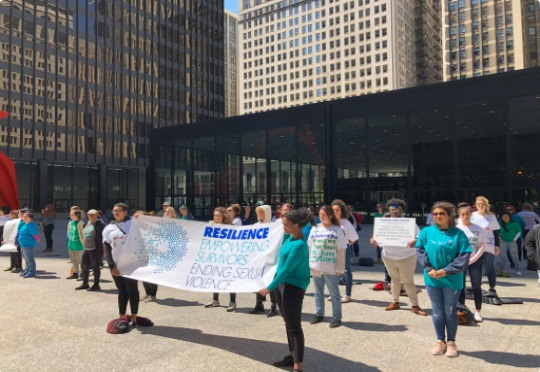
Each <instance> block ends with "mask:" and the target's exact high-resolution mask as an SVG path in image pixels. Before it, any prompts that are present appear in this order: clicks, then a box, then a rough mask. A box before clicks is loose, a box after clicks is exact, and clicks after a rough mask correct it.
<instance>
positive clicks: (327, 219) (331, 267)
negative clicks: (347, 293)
mask: <svg viewBox="0 0 540 372" xmlns="http://www.w3.org/2000/svg"><path fill="white" fill-rule="evenodd" d="M319 218H320V219H321V223H320V224H319V225H317V226H315V227H313V228H312V229H311V232H310V234H309V238H308V241H307V243H308V247H309V250H310V255H309V267H310V268H311V274H312V275H313V284H315V317H314V318H313V319H312V320H311V322H310V323H311V324H316V323H320V322H322V321H323V320H324V285H325V284H326V286H327V287H328V291H329V292H330V297H331V298H332V321H331V322H330V328H335V327H339V326H340V325H341V295H340V293H339V276H340V275H341V274H343V273H344V272H345V254H346V253H345V252H346V249H347V244H348V243H347V238H346V237H345V233H344V232H343V230H342V229H341V224H340V223H339V221H338V220H337V218H336V217H335V216H334V211H333V209H332V208H331V207H330V206H328V205H323V206H322V207H321V209H320V210H319Z"/></svg>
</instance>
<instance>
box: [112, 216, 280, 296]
mask: <svg viewBox="0 0 540 372" xmlns="http://www.w3.org/2000/svg"><path fill="white" fill-rule="evenodd" d="M283 234H284V233H283V226H282V224H281V223H279V222H278V223H272V224H259V225H250V226H234V225H218V224H213V223H204V222H198V221H186V220H177V219H168V218H159V217H149V216H140V217H139V218H134V219H133V222H132V225H131V229H130V231H129V234H128V236H127V241H126V244H125V245H124V246H123V247H122V248H120V249H119V250H118V251H115V252H113V256H114V257H113V258H114V260H115V262H116V263H117V266H118V269H119V270H120V273H121V274H122V275H124V276H128V277H130V278H133V279H137V280H143V281H145V282H150V283H154V284H159V285H164V286H167V287H173V288H177V289H183V290H187V291H196V292H257V291H258V290H259V289H261V288H263V287H265V286H267V285H268V284H270V282H271V281H272V279H273V278H274V274H275V271H276V267H277V260H278V252H279V247H281V244H282V241H283Z"/></svg>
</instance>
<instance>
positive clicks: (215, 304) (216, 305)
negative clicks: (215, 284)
mask: <svg viewBox="0 0 540 372" xmlns="http://www.w3.org/2000/svg"><path fill="white" fill-rule="evenodd" d="M204 307H219V301H218V300H212V301H210V302H209V303H207V304H206V305H204Z"/></svg>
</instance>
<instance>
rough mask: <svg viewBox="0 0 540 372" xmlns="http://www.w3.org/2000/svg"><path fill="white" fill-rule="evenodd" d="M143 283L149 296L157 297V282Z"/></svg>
mask: <svg viewBox="0 0 540 372" xmlns="http://www.w3.org/2000/svg"><path fill="white" fill-rule="evenodd" d="M142 284H143V287H144V291H145V292H146V294H147V295H148V296H153V297H156V295H157V288H158V285H157V284H153V283H147V282H142Z"/></svg>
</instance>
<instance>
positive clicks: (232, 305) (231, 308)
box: [227, 301, 236, 313]
mask: <svg viewBox="0 0 540 372" xmlns="http://www.w3.org/2000/svg"><path fill="white" fill-rule="evenodd" d="M235 310H236V302H232V301H231V302H229V306H228V307H227V312H229V313H230V312H232V311H235Z"/></svg>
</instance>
